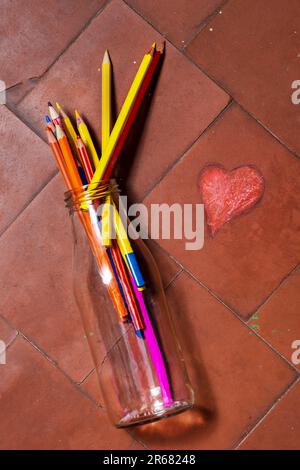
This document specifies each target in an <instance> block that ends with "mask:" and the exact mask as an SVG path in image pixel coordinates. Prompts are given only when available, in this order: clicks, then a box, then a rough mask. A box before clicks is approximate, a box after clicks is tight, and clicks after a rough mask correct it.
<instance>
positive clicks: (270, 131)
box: [183, 49, 300, 160]
mask: <svg viewBox="0 0 300 470" xmlns="http://www.w3.org/2000/svg"><path fill="white" fill-rule="evenodd" d="M183 55H184V56H185V57H186V58H187V59H188V60H189V61H190V62H191V63H192V64H194V65H195V66H196V67H197V68H198V69H199V70H200V72H202V73H203V74H204V75H205V76H206V77H207V78H208V79H209V80H211V81H212V82H214V83H215V85H217V86H218V87H219V88H221V89H222V90H223V91H224V92H225V93H226V94H227V95H229V96H231V97H232V99H233V100H234V101H235V102H236V103H237V104H238V106H239V107H240V108H241V109H242V110H243V111H244V113H245V114H247V115H248V116H249V117H250V118H251V119H253V120H254V121H255V122H256V123H257V124H258V125H259V126H260V127H262V128H263V129H264V130H265V131H266V132H267V133H268V134H269V135H270V136H272V137H273V138H274V139H275V140H276V141H277V142H278V143H279V144H280V145H281V146H282V147H284V148H285V149H286V150H287V151H288V152H289V153H290V154H291V155H292V156H293V157H295V158H297V160H299V159H300V155H298V153H297V152H296V151H295V150H293V149H292V148H290V147H289V146H288V144H286V143H285V142H284V141H283V140H281V139H280V137H278V136H277V135H276V134H275V133H274V132H273V131H272V130H271V129H270V128H269V127H267V125H266V124H264V123H263V122H262V121H260V120H259V118H257V117H256V116H255V115H254V114H252V113H251V112H250V111H248V109H246V108H245V106H244V105H243V104H242V103H241V102H240V101H239V100H238V99H237V98H236V97H235V96H234V95H235V93H232V92H231V91H230V90H229V89H228V88H227V87H226V86H225V85H224V84H223V83H221V82H220V81H219V80H217V79H216V78H214V77H213V76H212V75H210V74H209V73H208V72H207V71H206V70H204V69H203V68H202V67H201V66H200V65H199V64H198V63H197V62H195V61H194V59H193V57H192V56H191V55H190V53H189V52H188V51H187V50H186V49H184V51H183Z"/></svg>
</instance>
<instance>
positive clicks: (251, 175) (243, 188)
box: [198, 165, 264, 235]
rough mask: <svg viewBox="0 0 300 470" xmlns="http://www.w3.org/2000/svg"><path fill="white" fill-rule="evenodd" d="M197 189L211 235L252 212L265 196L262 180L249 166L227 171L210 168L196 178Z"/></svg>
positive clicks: (213, 166)
mask: <svg viewBox="0 0 300 470" xmlns="http://www.w3.org/2000/svg"><path fill="white" fill-rule="evenodd" d="M198 186H199V190H200V194H201V198H202V202H203V204H204V208H205V213H206V220H207V224H208V226H209V228H210V231H211V234H212V235H215V233H216V232H217V231H218V230H219V229H220V227H222V225H224V224H225V223H226V222H229V220H231V219H233V218H234V217H237V216H238V215H241V214H243V213H244V212H246V211H249V210H250V209H252V208H253V207H254V206H255V204H256V203H257V202H258V201H259V200H260V199H261V197H262V195H263V193H264V178H263V176H262V175H261V173H260V172H259V171H258V170H257V169H256V168H254V167H252V166H248V165H245V166H240V167H238V168H235V169H234V170H231V171H227V170H225V168H223V167H221V166H215V165H210V166H207V167H206V168H204V169H203V170H202V172H201V174H200V176H199V181H198Z"/></svg>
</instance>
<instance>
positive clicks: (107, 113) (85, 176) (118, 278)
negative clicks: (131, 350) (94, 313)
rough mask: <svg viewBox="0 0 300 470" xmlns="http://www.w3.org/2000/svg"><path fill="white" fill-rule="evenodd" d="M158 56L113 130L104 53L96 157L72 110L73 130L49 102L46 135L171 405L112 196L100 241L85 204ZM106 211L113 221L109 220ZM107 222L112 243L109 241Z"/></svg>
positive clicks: (114, 293) (112, 158) (120, 308)
mask: <svg viewBox="0 0 300 470" xmlns="http://www.w3.org/2000/svg"><path fill="white" fill-rule="evenodd" d="M163 54H164V46H162V48H161V49H160V50H157V49H156V45H155V44H153V45H152V47H151V49H150V51H149V52H147V53H146V54H145V55H144V57H143V59H142V61H141V64H140V66H139V68H138V71H137V73H136V75H135V77H134V79H133V82H132V84H131V87H130V89H129V91H128V94H127V96H126V98H125V101H124V103H123V105H122V108H121V110H120V113H119V115H118V117H117V119H116V122H115V123H114V125H113V127H112V122H111V121H112V118H111V61H110V57H109V54H108V51H105V54H104V58H103V62H102V130H101V151H102V154H101V155H100V153H99V151H97V146H95V144H94V142H93V140H92V137H91V135H90V132H89V129H88V126H87V125H86V123H85V122H84V120H83V119H82V117H81V116H80V114H79V113H78V111H75V118H76V127H77V130H76V129H75V127H74V126H73V124H72V121H71V119H70V118H69V116H68V115H67V114H66V113H65V111H64V110H63V108H62V107H61V106H60V105H59V104H58V103H56V108H55V107H54V106H53V105H52V104H51V103H50V102H49V103H48V106H49V116H48V115H46V133H47V137H48V141H49V145H50V147H51V150H52V153H53V155H54V158H55V160H56V162H57V165H58V167H59V170H60V172H61V174H62V176H63V179H64V181H65V184H66V187H67V189H68V190H69V191H73V192H76V191H78V190H80V188H82V187H84V189H83V190H82V191H84V192H85V194H86V195H87V198H86V199H85V201H84V202H82V204H81V209H82V210H80V211H78V215H79V217H80V221H81V223H82V225H83V226H84V229H85V231H86V235H87V237H88V239H89V242H90V245H91V248H92V251H93V253H94V256H95V258H96V261H97V264H98V267H99V269H100V272H102V273H104V272H105V273H110V276H109V279H110V282H109V283H108V285H107V288H108V292H109V295H110V297H111V300H112V302H113V305H114V307H115V310H116V311H117V313H118V316H119V318H120V321H122V322H123V321H127V320H128V318H129V319H130V320H131V322H132V323H133V326H134V329H135V332H136V335H137V340H139V341H145V342H146V344H147V346H148V349H149V354H150V357H151V359H152V363H153V368H154V370H155V372H156V375H157V379H158V382H159V385H160V388H161V393H162V398H163V402H164V404H165V405H166V406H168V405H170V404H171V403H172V396H171V390H170V384H169V379H168V375H167V371H166V367H165V363H164V359H163V355H162V353H161V350H160V347H159V344H158V341H157V338H156V335H155V332H154V329H153V327H152V323H151V318H150V315H149V312H148V309H147V305H146V303H145V300H144V296H143V289H145V282H144V278H143V275H142V272H141V270H140V268H139V264H138V260H137V258H136V256H135V253H134V251H133V249H132V245H131V242H130V240H129V238H128V235H127V232H126V230H125V227H124V225H123V222H122V217H121V215H120V213H119V210H118V207H117V206H116V204H115V202H114V200H113V198H112V197H111V195H110V194H109V193H107V195H106V196H105V203H104V205H103V210H102V214H101V228H99V233H100V236H99V237H95V235H94V230H95V228H94V226H92V222H91V218H90V215H89V212H88V202H86V201H88V196H89V195H90V194H97V188H99V186H100V185H101V184H103V182H107V181H108V180H109V179H110V178H111V177H112V175H113V172H114V169H115V167H116V164H117V162H118V158H119V156H120V154H121V151H122V149H123V147H124V144H125V142H126V139H127V137H128V135H129V132H130V130H131V128H132V126H133V124H134V122H135V120H136V117H137V115H138V111H139V109H140V107H141V105H142V102H143V101H144V98H145V96H146V94H147V91H148V90H149V88H150V84H151V82H152V78H153V76H154V74H155V72H156V70H157V69H158V66H159V62H160V60H161V58H162V56H163ZM110 211H112V215H113V217H110ZM111 219H112V221H113V225H114V229H115V233H116V240H115V239H112V238H111V227H110V225H111ZM97 223H98V222H97ZM99 225H100V222H99ZM99 239H100V241H101V242H99Z"/></svg>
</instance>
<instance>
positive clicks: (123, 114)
mask: <svg viewBox="0 0 300 470" xmlns="http://www.w3.org/2000/svg"><path fill="white" fill-rule="evenodd" d="M153 53H154V47H152V48H151V51H150V52H148V53H147V54H145V55H144V57H143V60H142V62H141V64H140V66H139V69H138V71H137V73H136V76H135V77H134V80H133V82H132V84H131V87H130V89H129V92H128V95H127V96H126V98H125V101H124V103H123V106H122V109H121V111H120V114H119V116H118V119H117V121H116V123H115V125H114V127H113V130H112V132H111V135H110V138H109V141H108V144H107V147H106V148H105V150H104V151H103V152H102V156H101V159H100V161H99V164H98V165H97V167H96V171H95V173H94V176H93V178H92V181H91V183H90V184H89V189H93V188H95V184H96V186H97V184H98V183H99V181H101V179H102V178H103V174H104V172H105V169H106V167H107V165H108V162H109V160H110V158H111V156H112V154H113V151H114V148H115V146H116V143H117V141H118V138H119V136H120V134H121V132H122V130H123V127H124V125H125V123H126V120H127V117H128V115H129V113H130V110H131V108H132V106H133V104H134V102H135V99H136V96H137V94H138V91H139V89H140V87H141V85H142V83H143V79H144V77H145V74H146V72H147V70H148V68H149V65H150V63H151V60H152V57H153Z"/></svg>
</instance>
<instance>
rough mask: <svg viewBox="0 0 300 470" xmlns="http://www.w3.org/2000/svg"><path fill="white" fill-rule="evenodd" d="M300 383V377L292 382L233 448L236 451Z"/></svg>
mask: <svg viewBox="0 0 300 470" xmlns="http://www.w3.org/2000/svg"><path fill="white" fill-rule="evenodd" d="M299 382H300V377H296V378H295V380H294V381H293V382H291V383H290V384H289V385H288V386H287V388H286V390H285V391H284V392H283V393H282V394H281V395H280V396H279V397H278V398H277V399H276V400H275V401H274V402H273V403H272V405H271V406H270V408H269V409H268V410H267V411H266V412H265V413H263V414H262V416H261V417H260V418H259V419H258V420H257V422H256V423H255V424H254V426H253V427H252V428H251V429H250V430H249V432H248V433H246V435H243V436H242V437H241V440H240V441H238V443H237V444H235V445H234V446H233V449H234V450H239V447H240V446H241V445H242V444H243V442H245V441H246V440H247V439H248V437H249V436H251V434H253V433H254V432H255V430H256V429H257V428H258V427H259V426H260V424H261V423H262V422H263V421H264V420H265V419H266V418H267V416H268V415H269V414H270V413H271V412H272V411H273V410H274V409H275V408H276V407H277V405H278V404H279V403H280V402H281V401H282V400H283V399H284V398H285V397H286V396H287V395H288V394H289V392H290V391H291V390H292V389H293V388H294V387H295V386H296V385H297V384H298V383H299Z"/></svg>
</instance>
